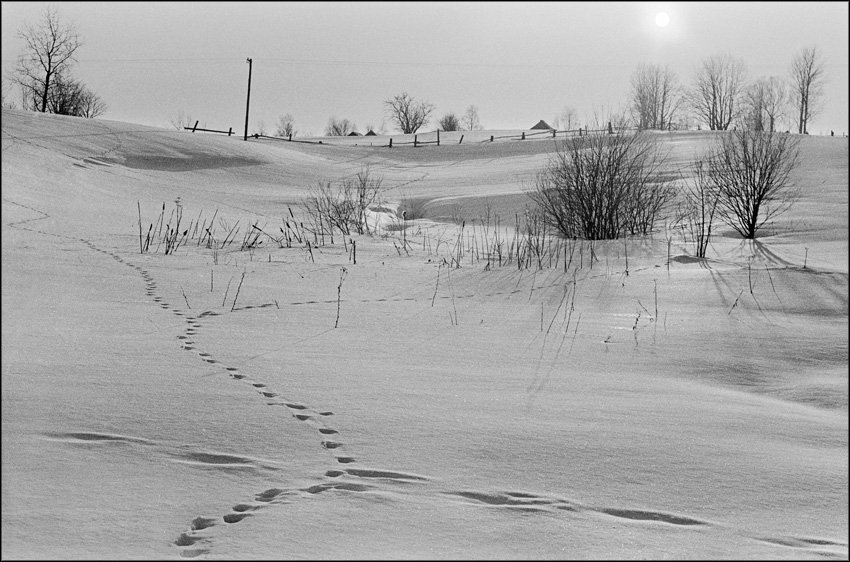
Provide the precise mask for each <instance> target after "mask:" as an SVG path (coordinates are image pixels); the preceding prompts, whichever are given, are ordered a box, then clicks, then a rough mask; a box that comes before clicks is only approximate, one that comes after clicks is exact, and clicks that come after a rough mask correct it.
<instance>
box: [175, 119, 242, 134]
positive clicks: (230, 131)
mask: <svg viewBox="0 0 850 562" xmlns="http://www.w3.org/2000/svg"><path fill="white" fill-rule="evenodd" d="M198 123H200V121H195V125H194V126H193V127H183V128H184V129H186V130H187V131H192V132H193V133H194V132H195V131H206V132H207V133H222V134H225V135H227V136H228V137H229V136H230V135H232V134H233V127H230V130H228V131H217V130H215V129H199V128H198Z"/></svg>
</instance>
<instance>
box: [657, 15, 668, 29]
mask: <svg viewBox="0 0 850 562" xmlns="http://www.w3.org/2000/svg"><path fill="white" fill-rule="evenodd" d="M668 23H670V16H668V15H667V12H658V13H657V14H655V25H657V26H658V27H667V24H668Z"/></svg>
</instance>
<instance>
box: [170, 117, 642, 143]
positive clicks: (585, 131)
mask: <svg viewBox="0 0 850 562" xmlns="http://www.w3.org/2000/svg"><path fill="white" fill-rule="evenodd" d="M195 124H196V125H197V123H195ZM186 128H187V129H192V130H195V129H193V128H190V127H186ZM197 130H198V131H206V130H209V129H197ZM624 130H628V131H636V130H638V128H637V127H630V128H627V129H624ZM212 132H218V133H227V131H212ZM435 132H436V134H437V138H436V140H427V141H424V140H419V135H418V134H415V135H413V140H412V141H395V142H394V141H393V138H392V137H390V139H389V143H388V144H370V145H369V146H372V147H376V148H394V147H397V146H413V147H415V148H418V147H420V146H425V145H429V144H435V145H437V146H441V144H445V141H444V140H441V139H440V133H441V132H445V131H439V130H438V131H435ZM599 133H607V134H609V135H610V134H614V127H613V126H612V125H611V123H608V127H606V128H604V129H590V128H588V127H584V128H581V127H580V128H578V129H563V130H557V129H546V130H540V131H533V132H528V131H522V132H521V133H519V134H516V135H501V136H494V135H490V138H489V139H483V140H480V141H477V142H478V143H485V142H496V141H502V140H507V141H524V140H527V139H530V138H532V137H541V136H543V135H546V136H547V137H549V138H557V137H558V136H563V137H570V136H578V137H581V136H587V135H590V134H599ZM424 134H430V133H424ZM248 136H249V137H251V138H254V139H269V140H275V141H284V142H299V143H302V144H323V145H330V146H357V145H352V144H349V143H334V142H327V141H322V140H302V139H293V138H292V135H291V134H290V135H289V136H288V137H272V136H268V135H261V134H259V133H255V134H253V135H248ZM331 138H333V137H331ZM340 138H347V137H340ZM463 139H464V135H461V136H460V140H459V141H458V144H462V143H463Z"/></svg>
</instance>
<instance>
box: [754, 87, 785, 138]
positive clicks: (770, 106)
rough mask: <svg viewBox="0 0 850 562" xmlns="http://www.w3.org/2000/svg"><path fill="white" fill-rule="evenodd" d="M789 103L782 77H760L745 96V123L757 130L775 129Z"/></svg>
mask: <svg viewBox="0 0 850 562" xmlns="http://www.w3.org/2000/svg"><path fill="white" fill-rule="evenodd" d="M787 105H788V96H787V89H786V87H785V83H784V82H783V81H782V79H781V78H777V77H776V76H771V77H770V78H759V79H758V80H756V81H755V82H753V83H752V84H751V85H750V87H749V88H747V91H746V94H745V96H744V125H745V126H746V127H747V128H748V129H752V130H755V131H771V132H772V131H775V130H776V124H777V121H778V120H780V119H781V118H782V117H783V116H784V115H785V110H786V108H787Z"/></svg>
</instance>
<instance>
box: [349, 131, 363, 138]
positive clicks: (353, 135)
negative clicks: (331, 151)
mask: <svg viewBox="0 0 850 562" xmlns="http://www.w3.org/2000/svg"><path fill="white" fill-rule="evenodd" d="M348 136H349V137H362V136H363V135H361V134H360V133H358V132H357V131H351V132H350V133H348Z"/></svg>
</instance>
